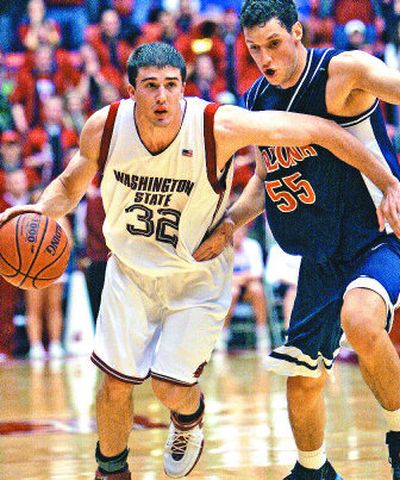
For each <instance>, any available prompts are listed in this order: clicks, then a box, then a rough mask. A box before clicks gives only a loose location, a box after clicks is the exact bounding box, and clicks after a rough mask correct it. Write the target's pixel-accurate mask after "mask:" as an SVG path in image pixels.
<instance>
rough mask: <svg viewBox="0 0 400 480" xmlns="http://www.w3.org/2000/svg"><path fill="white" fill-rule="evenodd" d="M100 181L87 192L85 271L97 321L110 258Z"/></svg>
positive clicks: (94, 316)
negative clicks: (105, 235)
mask: <svg viewBox="0 0 400 480" xmlns="http://www.w3.org/2000/svg"><path fill="white" fill-rule="evenodd" d="M99 183H100V182H99V178H98V177H96V178H95V180H94V181H93V183H92V185H91V186H90V188H89V189H88V191H87V193H86V215H85V226H86V248H85V250H86V252H85V253H86V256H85V269H84V271H85V277H86V284H87V288H88V292H89V299H90V305H91V308H92V313H93V320H94V321H95V322H96V320H97V315H98V313H99V308H100V300H101V292H102V291H103V284H104V278H105V273H106V265H107V258H108V249H107V247H106V241H105V239H104V236H103V230H102V228H103V221H104V217H105V213H104V209H103V203H102V200H101V196H100V188H99Z"/></svg>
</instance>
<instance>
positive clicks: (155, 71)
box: [128, 43, 186, 127]
mask: <svg viewBox="0 0 400 480" xmlns="http://www.w3.org/2000/svg"><path fill="white" fill-rule="evenodd" d="M128 77H129V85H128V92H129V95H130V97H131V98H132V99H133V100H135V102H136V110H135V115H136V118H137V119H139V121H144V122H148V123H150V124H151V125H153V126H155V127H168V126H170V125H178V126H179V124H180V120H181V116H182V107H181V100H182V98H183V91H184V86H185V83H184V82H185V78H186V66H185V62H184V60H183V58H182V56H181V54H180V53H179V52H178V51H177V50H175V48H174V47H172V46H170V45H168V44H165V43H148V44H143V45H141V46H140V47H138V48H137V49H136V50H135V51H134V52H133V53H132V54H131V56H130V57H129V60H128Z"/></svg>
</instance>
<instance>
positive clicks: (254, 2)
mask: <svg viewBox="0 0 400 480" xmlns="http://www.w3.org/2000/svg"><path fill="white" fill-rule="evenodd" d="M273 18H275V19H276V20H278V21H279V23H280V24H281V25H282V27H284V28H286V30H287V31H288V32H290V31H291V30H292V27H293V25H294V24H295V23H296V22H297V21H298V13H297V8H296V5H295V3H294V1H293V0H245V1H244V2H243V6H242V10H241V12H240V24H241V25H242V27H243V28H252V27H256V26H260V25H263V24H265V23H267V22H269V21H270V20H272V19H273Z"/></svg>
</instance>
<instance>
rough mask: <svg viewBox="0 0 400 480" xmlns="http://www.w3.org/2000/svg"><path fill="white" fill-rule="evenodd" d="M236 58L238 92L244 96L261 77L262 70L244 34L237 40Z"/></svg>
mask: <svg viewBox="0 0 400 480" xmlns="http://www.w3.org/2000/svg"><path fill="white" fill-rule="evenodd" d="M235 57H236V63H235V65H236V81H237V91H238V94H239V95H243V94H244V93H245V92H246V90H248V89H249V88H250V87H251V86H252V85H253V83H254V82H255V81H256V80H257V78H258V77H259V76H261V72H260V70H259V69H258V67H257V65H256V64H255V63H254V60H253V59H252V58H251V55H250V53H249V50H248V48H247V45H246V42H245V40H244V35H243V32H241V33H240V34H239V35H238V37H237V39H236V44H235Z"/></svg>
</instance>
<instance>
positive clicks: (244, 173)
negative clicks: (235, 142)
mask: <svg viewBox="0 0 400 480" xmlns="http://www.w3.org/2000/svg"><path fill="white" fill-rule="evenodd" d="M255 155H256V151H255V148H254V147H251V146H249V147H245V148H242V149H241V150H239V151H238V152H237V153H236V155H235V170H234V175H233V182H232V191H233V192H234V193H235V194H240V193H242V191H243V189H244V187H245V186H246V185H247V184H248V182H249V180H250V178H251V177H252V176H253V173H254V170H255Z"/></svg>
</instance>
